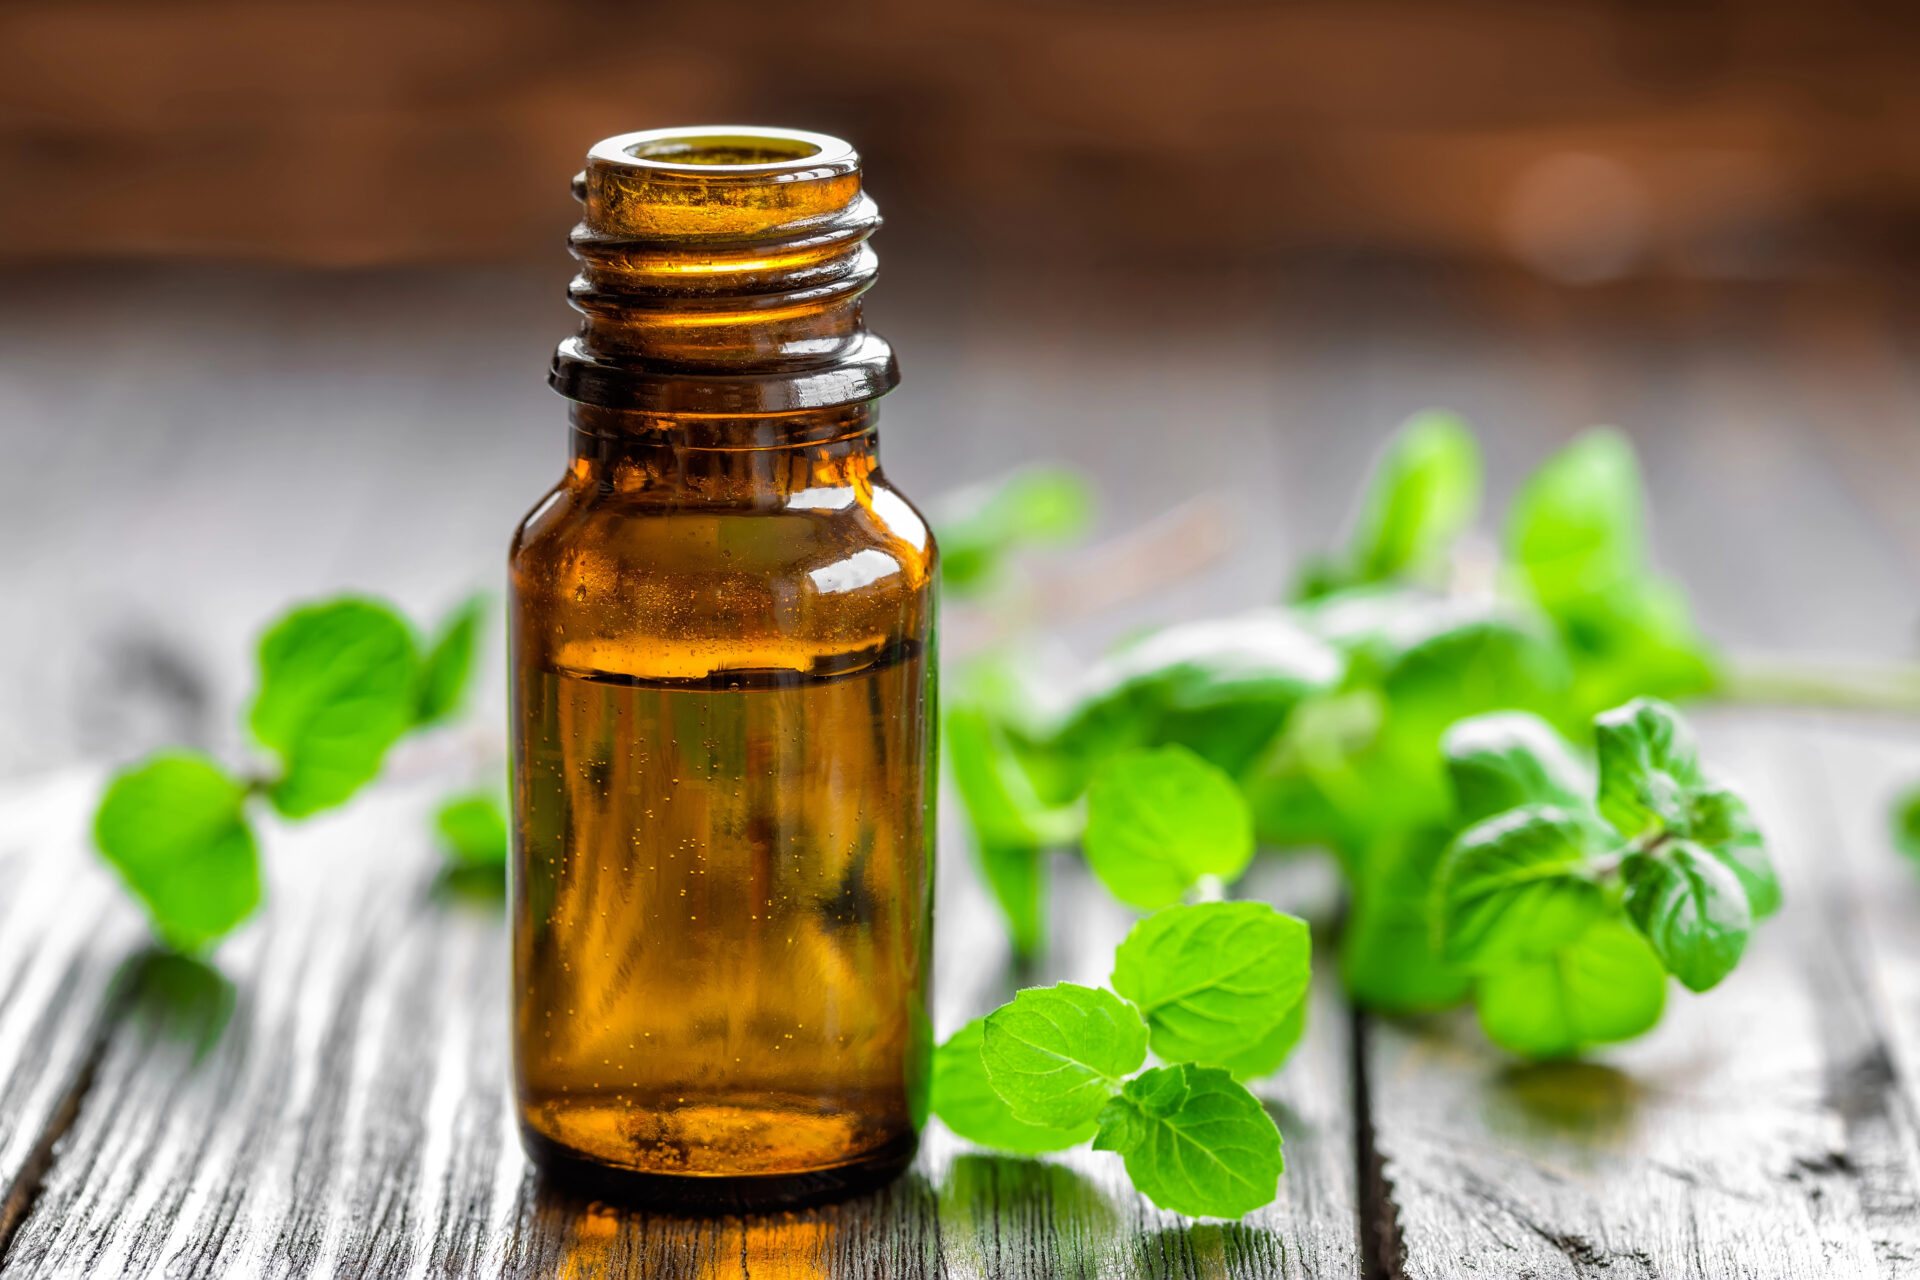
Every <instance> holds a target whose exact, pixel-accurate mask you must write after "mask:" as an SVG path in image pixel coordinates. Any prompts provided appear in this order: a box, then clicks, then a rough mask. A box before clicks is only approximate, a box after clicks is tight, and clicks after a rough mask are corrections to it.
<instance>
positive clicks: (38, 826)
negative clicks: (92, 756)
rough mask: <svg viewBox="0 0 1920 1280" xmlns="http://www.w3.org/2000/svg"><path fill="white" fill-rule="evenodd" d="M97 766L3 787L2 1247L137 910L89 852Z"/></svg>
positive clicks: (38, 1173) (47, 1156)
mask: <svg viewBox="0 0 1920 1280" xmlns="http://www.w3.org/2000/svg"><path fill="white" fill-rule="evenodd" d="M98 786H99V778H98V775H96V774H94V773H93V772H91V771H76V772H74V773H71V774H67V775H63V776H60V777H57V778H52V779H43V780H38V781H36V782H35V783H34V784H33V785H31V786H28V787H12V788H9V789H8V790H7V792H6V793H5V794H4V795H0V813H3V814H4V815H5V819H4V821H0V886H4V887H0V1251H3V1250H4V1249H5V1244H6V1241H7V1240H8V1239H9V1238H10V1236H11V1235H12V1233H13V1231H14V1229H15V1228H16V1227H17V1226H18V1225H19V1223H20V1220H21V1219H22V1218H23V1217H24V1215H25V1214H26V1212H27V1210H28V1209H29V1208H30V1207H31V1204H32V1200H33V1197H34V1196H35V1195H36V1194H37V1192H38V1191H39V1187H40V1182H41V1178H42V1176H43V1175H44V1174H45V1172H46V1170H47V1168H48V1166H49V1164H50V1163H51V1161H52V1158H53V1156H54V1149H53V1144H54V1142H55V1140H56V1139H57V1138H58V1137H60V1135H61V1134H62V1133H64V1131H65V1128H66V1126H67V1124H68V1123H70V1122H71V1120H72V1117H73V1114H74V1112H75V1111H76V1110H77V1108H78V1106H79V1103H80V1097H81V1094H82V1093H83V1092H84V1090H85V1087H86V1084H87V1081H88V1077H89V1071H90V1067H91V1064H92V1060H93V1054H94V1051H95V1047H96V1045H97V1044H98V1042H99V1039H100V1037H101V1036H102V1035H104V1034H105V1031H106V1021H107V1020H108V1019H109V1017H110V1016H111V1014H112V1011H113V1008H114V1004H115V1000H114V995H113V993H114V990H115V983H114V978H115V974H116V971H117V970H118V968H119V966H120V962H121V960H122V958H123V957H124V956H125V955H126V953H127V952H128V950H129V949H130V948H131V946H132V945H133V942H134V940H135V939H137V938H138V937H140V936H141V934H140V930H139V925H138V923H137V920H136V917H135V915H134V912H133V911H132V910H131V908H129V907H128V905H127V904H126V903H125V902H123V901H122V900H121V898H120V895H119V892H118V890H117V889H116V887H115V886H114V884H113V883H112V880H111V878H110V876H109V875H108V874H107V873H106V872H105V870H104V869H102V868H101V867H99V866H98V865H97V864H96V863H95V862H94V861H93V859H92V858H91V857H90V856H88V854H87V852H86V848H85V846H86V841H87V822H88V817H89V815H90V814H91V811H92V810H91V801H92V798H93V795H94V792H95V790H96V788H97V787H98Z"/></svg>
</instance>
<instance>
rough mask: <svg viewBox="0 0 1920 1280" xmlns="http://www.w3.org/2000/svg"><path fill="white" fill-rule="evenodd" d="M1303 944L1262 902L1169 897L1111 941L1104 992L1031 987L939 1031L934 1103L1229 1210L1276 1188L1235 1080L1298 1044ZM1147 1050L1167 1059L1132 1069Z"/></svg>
mask: <svg viewBox="0 0 1920 1280" xmlns="http://www.w3.org/2000/svg"><path fill="white" fill-rule="evenodd" d="M1308 948H1309V942H1308V937H1307V927H1306V925H1305V924H1304V923H1302V922H1301V921H1299V920H1296V919H1294V918H1293V917H1291V916H1284V915H1281V914H1280V913H1279V912H1277V911H1275V910H1274V909H1273V908H1272V907H1269V906H1266V905H1265V904H1262V903H1251V902H1212V903H1205V904H1202V905H1199V906H1182V907H1169V908H1167V909H1166V910H1164V911H1161V912H1158V913H1156V914H1155V915H1152V916H1149V917H1148V918H1146V919H1145V920H1142V921H1141V922H1140V923H1139V924H1138V925H1136V926H1135V927H1134V929H1133V932H1132V933H1130V934H1129V935H1128V936H1127V940H1126V941H1125V942H1124V943H1122V944H1121V946H1120V948H1119V949H1118V950H1117V951H1116V952H1115V954H1114V966H1113V984H1114V991H1107V990H1102V989H1098V988H1093V987H1082V986H1076V985H1074V984H1072V983H1064V982H1063V983H1060V984H1058V985H1056V986H1052V987H1042V988H1032V989H1029V990H1025V991H1022V992H1020V993H1019V994H1017V995H1016V996H1015V997H1014V998H1013V1000H1012V1001H1011V1002H1010V1003H1008V1004H1006V1005H1003V1006H1001V1007H1000V1008H999V1009H996V1010H995V1011H994V1012H992V1013H990V1014H988V1015H987V1016H986V1017H985V1018H984V1019H978V1020H976V1021H974V1022H971V1023H968V1024H967V1025H966V1026H965V1027H962V1028H961V1029H960V1030H959V1031H957V1032H955V1033H954V1034H953V1035H952V1036H950V1037H949V1038H948V1039H947V1041H946V1042H945V1043H944V1044H942V1045H941V1046H940V1047H939V1049H938V1050H936V1051H935V1054H934V1070H933V1090H932V1106H933V1112H934V1114H936V1115H938V1116H939V1117H940V1118H941V1120H943V1121H944V1122H945V1123H946V1124H947V1126H948V1127H949V1128H950V1129H952V1130H953V1131H954V1132H955V1133H957V1134H959V1135H960V1136H961V1137H963V1138H966V1139H968V1140H970V1141H973V1142H977V1143H980V1144H981V1145H983V1146H990V1147H998V1148H1000V1149H1002V1150H1007V1151H1020V1152H1041V1151H1057V1150H1062V1149H1064V1148H1067V1147H1071V1146H1077V1145H1079V1144H1080V1143H1082V1142H1085V1141H1087V1140H1088V1139H1089V1138H1091V1139H1093V1145H1094V1147H1095V1149H1096V1150H1101V1151H1114V1152H1118V1153H1119V1154H1120V1155H1121V1157H1122V1159H1123V1160H1124V1162H1125V1164H1126V1168H1127V1174H1128V1176H1129V1177H1130V1178H1132V1179H1133V1183H1134V1185H1135V1186H1136V1187H1138V1188H1139V1189H1140V1190H1141V1191H1142V1192H1143V1193H1144V1194H1145V1195H1146V1196H1147V1197H1148V1198H1149V1199H1151V1200H1152V1201H1153V1202H1154V1203H1155V1204H1157V1205H1159V1206H1160V1207H1161V1208H1163V1209H1170V1210H1173V1211H1175V1212H1178V1213H1188V1214H1194V1215H1201V1216H1209V1215H1210V1216H1216V1217H1239V1216H1240V1215H1241V1214H1244V1213H1247V1212H1250V1211H1251V1210H1253V1209H1257V1208H1259V1207H1260V1206H1261V1205H1264V1204H1267V1203H1268V1202H1270V1201H1271V1200H1272V1199H1273V1198H1274V1196H1275V1194H1277V1190H1278V1180H1279V1176H1280V1172H1281V1167H1282V1161H1281V1156H1280V1131H1279V1130H1278V1129H1277V1128H1276V1127H1275V1126H1274V1123H1273V1120H1272V1119H1271V1118H1270V1117H1269V1116H1268V1115H1267V1113H1266V1111H1265V1109H1264V1108H1263V1107H1262V1106H1261V1105H1260V1102H1259V1100H1258V1099H1256V1098H1255V1097H1254V1096H1253V1095H1252V1094H1250V1093H1248V1092H1247V1090H1246V1088H1245V1086H1243V1085H1241V1084H1240V1083H1238V1080H1237V1079H1236V1077H1238V1078H1240V1079H1244V1078H1250V1077H1251V1076H1254V1075H1264V1074H1267V1073H1269V1072H1271V1071H1273V1070H1276V1069H1278V1067H1279V1065H1280V1062H1281V1061H1282V1060H1283V1059H1284V1058H1285V1057H1286V1055H1287V1053H1288V1051H1290V1050H1291V1049H1292V1047H1293V1045H1294V1044H1295V1043H1296V1042H1297V1041H1298V1040H1299V1038H1300V1033H1301V1030H1302V1028H1303V1027H1304V1025H1305V1015H1306V996H1307V983H1308V969H1309V963H1308ZM1115 992H1118V993H1119V994H1115ZM1122 996H1125V997H1126V999H1122V998H1121V997H1122ZM1149 1045H1151V1046H1152V1049H1153V1052H1154V1054H1155V1055H1157V1056H1158V1057H1159V1058H1160V1059H1161V1060H1162V1061H1163V1062H1167V1063H1169V1065H1167V1066H1162V1067H1148V1068H1147V1069H1146V1070H1141V1068H1142V1067H1143V1065H1144V1064H1145V1063H1146V1058H1147V1049H1148V1046H1149Z"/></svg>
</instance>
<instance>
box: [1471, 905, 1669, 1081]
mask: <svg viewBox="0 0 1920 1280" xmlns="http://www.w3.org/2000/svg"><path fill="white" fill-rule="evenodd" d="M1666 999H1667V973H1666V970H1665V969H1663V968H1662V967H1661V965H1660V960H1659V957H1657V956H1655V955H1654V953H1653V949H1652V948H1651V947H1649V946H1648V945H1647V943H1646V940H1645V939H1644V938H1642V937H1641V936H1640V935H1639V934H1638V933H1635V932H1634V931H1633V930H1632V929H1631V928H1629V927H1628V926H1627V925H1626V924H1625V923H1624V922H1622V921H1620V920H1617V919H1612V918H1603V919H1601V920H1598V921H1596V922H1595V923H1594V924H1593V925H1592V926H1591V927H1590V928H1588V930H1587V931H1586V932H1585V933H1583V934H1581V935H1580V937H1579V938H1577V939H1575V940H1574V941H1573V942H1572V943H1570V944H1568V945H1567V946H1565V947H1562V948H1561V949H1560V950H1558V951H1556V952H1554V953H1553V954H1552V955H1549V956H1542V957H1539V958H1537V959H1533V960H1525V961H1521V962H1519V963H1516V964H1513V965H1509V966H1507V967H1505V968H1502V969H1496V970H1493V971H1492V972H1490V973H1487V974H1483V975H1482V976H1481V977H1480V978H1479V979H1478V981H1477V982H1476V983H1475V984H1474V991H1473V1002H1474V1007H1475V1010H1476V1011H1477V1012H1478V1013H1479V1015H1480V1027H1481V1029H1482V1030H1483V1031H1485V1032H1486V1033H1487V1038H1488V1039H1489V1040H1492V1041H1493V1042H1494V1043H1495V1044H1497V1045H1499V1046H1500V1047H1501V1048H1503V1049H1507V1050H1510V1051H1511V1052H1514V1053H1518V1054H1522V1055H1524V1056H1526V1057H1529V1058H1564V1057H1569V1056H1571V1055H1573V1054H1576V1053H1579V1052H1581V1051H1582V1050H1584V1049H1588V1048H1591V1047H1592V1046H1594V1045H1598V1044H1606V1043H1608V1042H1610V1041H1614V1040H1630V1039H1632V1038H1633V1037H1634V1036H1637V1035H1640V1034H1641V1033H1642V1032H1645V1031H1649V1030H1651V1029H1652V1028H1653V1024H1654V1023H1656V1022H1658V1021H1660V1011H1661V1009H1662V1008H1663V1007H1664V1006H1665V1004H1666Z"/></svg>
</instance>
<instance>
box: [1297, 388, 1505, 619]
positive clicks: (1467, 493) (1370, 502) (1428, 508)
mask: <svg viewBox="0 0 1920 1280" xmlns="http://www.w3.org/2000/svg"><path fill="white" fill-rule="evenodd" d="M1479 507H1480V446H1479V444H1478V442H1476V441H1475V440H1474V438H1473V432H1472V431H1471V430H1469V429H1468V427H1467V424H1466V423H1465V422H1464V421H1462V420H1461V419H1460V418H1459V417H1457V416H1456V415H1454V414H1451V413H1444V412H1440V411H1437V410H1429V411H1427V412H1426V413H1421V414H1416V415H1415V416H1414V417H1412V418H1410V419H1409V420H1408V421H1407V423H1406V425H1405V426H1403V427H1402V428H1401V429H1400V432H1399V434H1398V435H1396V436H1395V437H1394V438H1393V440H1392V441H1390V442H1389V443H1388V445H1387V448H1386V450H1385V452H1384V453H1382V454H1381V456H1380V459H1379V461H1378V462H1376V463H1375V464H1374V468H1373V475H1372V477H1371V479H1370V480H1369V481H1368V484H1367V487H1366V489H1365V490H1364V491H1363V496H1362V498H1361V501H1360V509H1359V511H1358V513H1357V514H1356V515H1355V517H1354V521H1353V531H1352V533H1351V534H1350V535H1349V537H1348V539H1347V546H1346V548H1345V550H1344V551H1343V552H1342V553H1341V554H1340V555H1338V556H1336V557H1333V558H1331V559H1328V560H1325V561H1321V562H1319V563H1316V564H1313V565H1310V566H1309V567H1308V569H1307V571H1306V573H1305V574H1304V575H1303V577H1302V579H1301V581H1300V582H1299V584H1298V585H1297V586H1296V587H1295V595H1296V596H1297V597H1299V598H1301V599H1311V598H1313V597H1316V596H1322V595H1326V594H1328V593H1329V592H1332V591H1336V590H1341V589H1345V588H1349V587H1356V586H1365V585H1369V584H1372V583H1381V582H1394V581H1422V582H1432V581H1437V580H1438V579H1440V578H1442V577H1443V576H1444V575H1445V571H1446V568H1447V554H1448V552H1449V551H1450V550H1451V549H1452V547H1453V543H1454V540H1455V539H1457V538H1458V537H1459V536H1460V534H1461V533H1462V532H1464V531H1465V530H1466V529H1467V527H1468V526H1470V525H1471V524H1472V523H1473V519H1474V516H1475V515H1476V514H1477V513H1478V511H1479Z"/></svg>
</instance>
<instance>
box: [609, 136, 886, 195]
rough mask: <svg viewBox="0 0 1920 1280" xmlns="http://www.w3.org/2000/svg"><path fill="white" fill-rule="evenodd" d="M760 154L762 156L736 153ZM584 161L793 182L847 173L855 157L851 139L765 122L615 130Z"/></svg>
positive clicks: (693, 175)
mask: <svg viewBox="0 0 1920 1280" xmlns="http://www.w3.org/2000/svg"><path fill="white" fill-rule="evenodd" d="M758 156H766V157H767V158H766V159H745V158H742V157H758ZM587 159H588V161H589V162H590V163H600V164H607V165H613V166H616V167H618V168H623V169H637V170H640V171H642V172H651V173H657V174H660V175H663V176H664V175H667V174H672V175H675V176H678V177H688V178H700V179H704V180H707V181H714V180H725V179H727V178H731V177H740V178H748V179H762V180H764V179H768V178H772V179H774V180H775V181H793V180H795V179H799V178H812V177H820V176H825V175H827V174H841V173H852V172H854V171H856V170H857V169H859V167H860V157H859V155H858V154H857V153H856V152H855V151H854V149H853V146H852V144H851V143H848V142H846V141H845V140H843V139H840V138H836V137H833V136H832V135H830V134H825V133H811V132H809V131H807V130H805V129H781V128H775V127H772V126H768V125H741V124H710V125H681V126H676V127H673V128H668V129H642V130H639V131H637V132H634V133H622V134H616V135H615V136H613V137H611V138H603V139H601V140H600V141H599V142H596V143H595V144H594V145H593V147H592V149H591V150H589V151H588V152H587Z"/></svg>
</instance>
